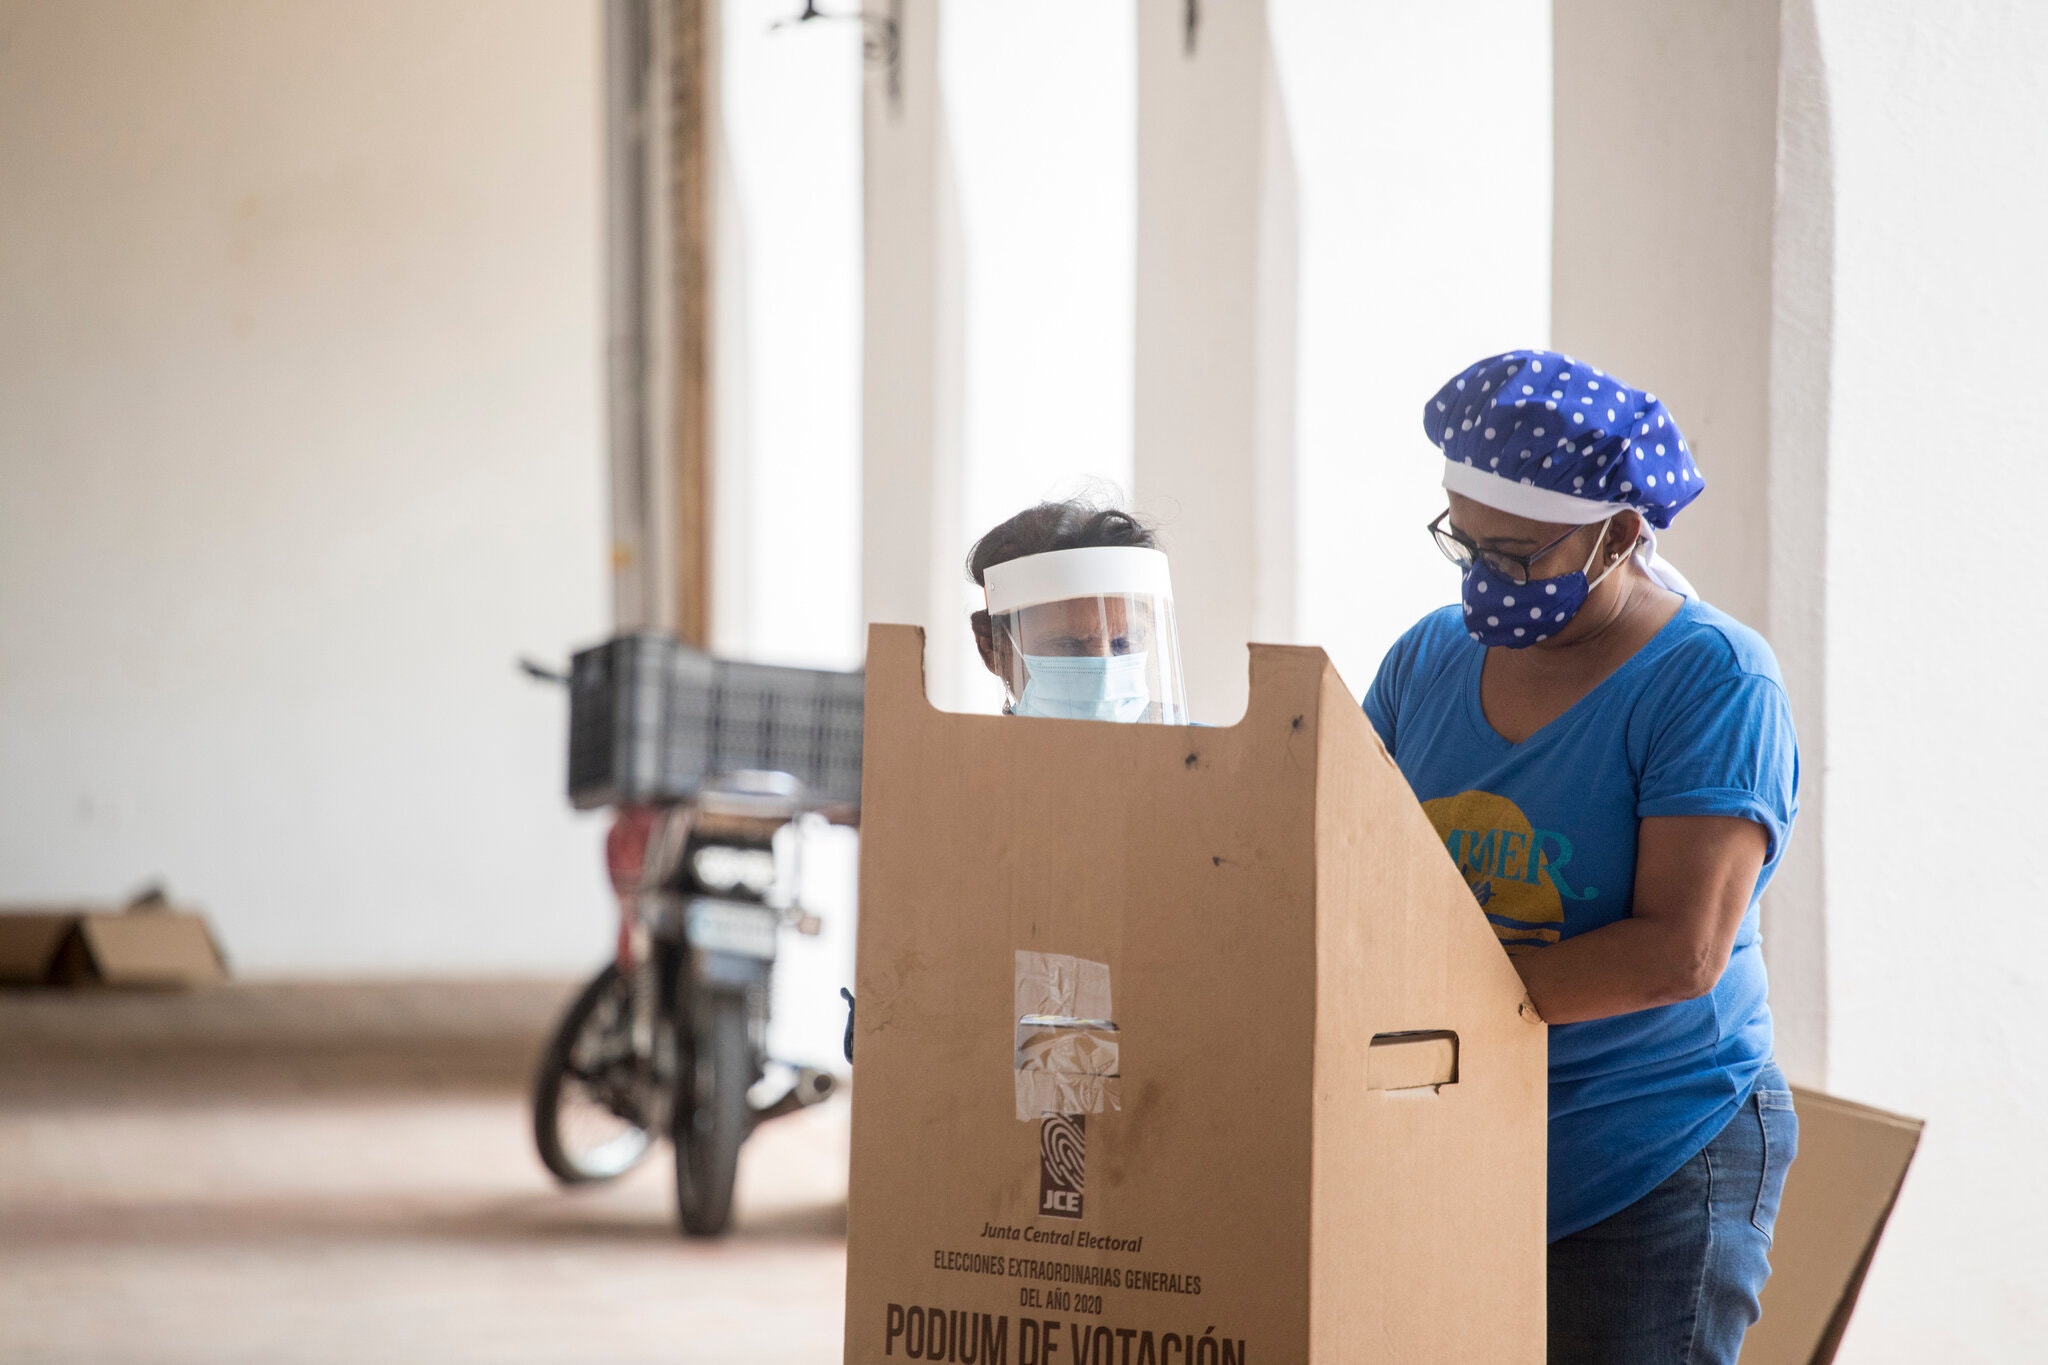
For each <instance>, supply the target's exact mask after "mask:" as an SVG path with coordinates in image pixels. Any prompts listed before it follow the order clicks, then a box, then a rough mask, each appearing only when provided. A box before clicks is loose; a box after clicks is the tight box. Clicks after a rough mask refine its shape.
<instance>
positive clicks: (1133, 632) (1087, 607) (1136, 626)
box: [967, 499, 1188, 725]
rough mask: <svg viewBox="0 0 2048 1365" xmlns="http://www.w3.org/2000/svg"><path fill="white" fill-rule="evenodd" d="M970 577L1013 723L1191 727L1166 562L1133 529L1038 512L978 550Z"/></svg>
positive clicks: (1084, 512)
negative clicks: (981, 601) (1024, 719)
mask: <svg viewBox="0 0 2048 1365" xmlns="http://www.w3.org/2000/svg"><path fill="white" fill-rule="evenodd" d="M967 572H968V576H969V577H970V578H971V579H973V581H974V582H975V584H976V585H978V586H979V587H980V588H981V589H982V592H983V594H984V597H985V601H986V604H987V605H986V606H985V608H984V609H983V610H981V611H977V612H975V613H974V614H973V616H972V618H971V621H970V624H971V625H972V627H973V630H974V642H975V644H976V646H977V647H978V648H979V649H980V651H981V659H982V663H983V664H985V665H986V666H987V667H988V670H989V672H991V673H993V674H995V675H996V677H997V678H999V679H1001V680H1002V683H1003V690H1004V705H1003V710H1004V711H1005V712H1006V713H1007V714H1010V715H1017V716H1034V717H1038V718H1041V719H1046V720H1106V721H1122V722H1137V721H1149V722H1152V723H1154V724H1164V725H1183V724H1186V723H1188V714H1187V692H1186V688H1185V686H1184V685H1183V682H1182V679H1181V667H1180V642H1179V637H1178V635H1177V634H1176V632H1175V628H1174V618H1173V584H1172V580H1171V578H1170V576H1169V574H1168V572H1167V561H1166V555H1165V554H1164V553H1163V552H1162V551H1161V550H1160V549H1159V547H1158V544H1157V540H1156V537H1155V535H1154V533H1153V531H1152V530H1151V528H1150V527H1148V526H1146V525H1145V524H1144V523H1143V522H1141V521H1139V520H1138V519H1137V518H1136V517H1134V516H1132V515H1131V514H1130V513H1128V512H1123V511H1120V510H1118V509H1116V508H1113V507H1096V506H1094V505H1092V504H1090V503H1087V502H1084V501H1081V500H1078V499H1076V500H1070V501H1066V502H1046V503H1040V504H1038V505H1037V506H1035V507H1030V508H1027V509H1025V510H1024V511H1022V512H1020V513H1018V514H1017V515H1016V516H1014V517H1011V518H1010V519H1009V520H1008V521H1005V522H1003V523H1002V524H1001V525H999V526H996V527H993V528H992V529H991V530H990V531H989V532H988V533H987V534H986V535H984V536H982V537H981V539H980V540H978V541H976V542H975V544H974V548H973V550H972V551H971V552H970V553H969V555H968V559H967Z"/></svg>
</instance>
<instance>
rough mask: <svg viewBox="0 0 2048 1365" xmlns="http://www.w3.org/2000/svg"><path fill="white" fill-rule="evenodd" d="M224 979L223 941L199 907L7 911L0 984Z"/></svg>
mask: <svg viewBox="0 0 2048 1365" xmlns="http://www.w3.org/2000/svg"><path fill="white" fill-rule="evenodd" d="M225 980H227V964H226V961H225V959H224V958H223V956H222V954H221V951H220V945H219V944H218V943H216V942H215V941H214V937H213V932H212V930H211V929H209V928H208V927H207V923H206V917H205V916H204V915H202V914H200V913H198V912H197V911H191V910H176V909H170V908H167V907H161V906H156V905H145V906H137V907H134V908H130V909H127V910H112V911H97V910H91V909H84V908H80V907H76V906H32V907H28V906H25V907H20V908H0V983H5V984H8V985H18V986H84V985H97V986H203V985H211V984H214V983H216V982H220V981H225Z"/></svg>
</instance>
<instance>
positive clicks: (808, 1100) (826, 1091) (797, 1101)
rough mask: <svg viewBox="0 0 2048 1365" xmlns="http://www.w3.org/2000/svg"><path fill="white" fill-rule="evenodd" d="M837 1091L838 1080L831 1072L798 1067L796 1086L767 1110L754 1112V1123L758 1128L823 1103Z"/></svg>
mask: <svg viewBox="0 0 2048 1365" xmlns="http://www.w3.org/2000/svg"><path fill="white" fill-rule="evenodd" d="M838 1089H839V1081H838V1078H836V1077H835V1076H833V1075H832V1073H831V1072H829V1071H819V1070H816V1069H815V1068H812V1067H808V1066H806V1067H799V1068H798V1069H797V1073H796V1084H795V1085H793V1086H791V1087H790V1088H789V1093H788V1094H786V1095H784V1096H783V1097H782V1098H781V1099H779V1100H777V1101H775V1103H773V1104H771V1105H769V1106H768V1107H767V1108H765V1109H757V1110H755V1111H754V1123H755V1125H756V1126H757V1127H758V1126H759V1125H761V1124H763V1123H766V1122H767V1121H768V1120H770V1119H779V1118H781V1117H783V1116H784V1115H785V1114H794V1113H796V1112H797V1111H798V1110H799V1109H808V1108H810V1107H811V1106H812V1105H814V1104H820V1103H823V1102H824V1101H826V1100H829V1099H831V1098H832V1095H833V1093H834V1092H835V1091H837V1090H838Z"/></svg>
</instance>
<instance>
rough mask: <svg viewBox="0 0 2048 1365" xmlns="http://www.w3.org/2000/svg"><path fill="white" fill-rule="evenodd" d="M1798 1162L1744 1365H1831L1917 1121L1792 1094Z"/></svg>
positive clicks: (1811, 1093) (1916, 1139) (1913, 1142)
mask: <svg viewBox="0 0 2048 1365" xmlns="http://www.w3.org/2000/svg"><path fill="white" fill-rule="evenodd" d="M1793 1105H1794V1107H1795V1108H1796V1109H1797V1111H1798V1113H1799V1156H1798V1158H1797V1159H1796V1160H1794V1161H1793V1163H1792V1169H1791V1170H1790V1171H1789V1172H1788V1173H1787V1174H1786V1177H1785V1196H1784V1200H1783V1202H1782V1203H1781V1204H1780V1206H1779V1209H1778V1223H1777V1232H1776V1235H1775V1237H1774V1239H1773V1241H1772V1244H1771V1278H1770V1281H1769V1283H1767V1284H1766V1285H1765V1286H1764V1292H1763V1318H1762V1320H1761V1321H1759V1322H1758V1323H1757V1325H1756V1326H1755V1327H1754V1328H1752V1329H1751V1330H1750V1333H1749V1336H1748V1338H1747V1339H1746V1340H1744V1342H1743V1344H1742V1365H1828V1362H1830V1361H1832V1360H1833V1359H1834V1358H1835V1350H1836V1348H1837V1347H1839V1346H1840V1345H1841V1341H1842V1332H1843V1329H1844V1328H1846V1327H1847V1326H1848V1324H1849V1314H1850V1313H1851V1312H1852V1311H1853V1310H1854V1309H1855V1307H1856V1297H1857V1295H1858V1294H1859V1293H1861V1292H1862V1289H1863V1276H1864V1274H1865V1272H1867V1271H1868V1270H1869V1269H1870V1259H1871V1257H1872V1256H1873V1255H1874V1254H1875V1253H1876V1251H1877V1243H1878V1239H1879V1238H1880V1237H1882V1236H1883V1235H1884V1225H1885V1222H1886V1220H1887V1219H1889V1218H1890V1217H1891V1212H1892V1205H1893V1204H1894V1203H1895V1202H1896V1201H1897V1200H1898V1197H1899V1187H1900V1185H1901V1184H1902V1183H1903V1182H1904V1181H1905V1178H1906V1168H1907V1166H1908V1165H1910V1164H1911V1163H1912V1160H1913V1152H1914V1150H1915V1149H1916V1148H1917V1147H1918V1146H1919V1144H1920V1128H1921V1123H1920V1120H1918V1119H1909V1118H1903V1117H1901V1116H1900V1115H1897V1114H1888V1113H1886V1112H1885V1111H1883V1110H1882V1109H1872V1108H1869V1107H1868V1106H1865V1105H1861V1104H1851V1103H1849V1102H1848V1101H1847V1100H1838V1099H1835V1098H1833V1097H1831V1096H1828V1095H1823V1094H1821V1093H1820V1092H1818V1091H1815V1090H1804V1089H1799V1088H1797V1087H1794V1089H1793Z"/></svg>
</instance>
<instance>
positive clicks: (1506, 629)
mask: <svg viewBox="0 0 2048 1365" xmlns="http://www.w3.org/2000/svg"><path fill="white" fill-rule="evenodd" d="M1613 520H1614V518H1612V517H1609V518H1608V519H1607V521H1603V522H1601V523H1600V534H1599V535H1597V536H1595V537H1594V538H1593V552H1592V553H1591V554H1589V555H1587V556H1586V563H1585V566H1584V567H1583V568H1579V569H1574V570H1573V571H1572V572H1570V573H1568V574H1559V575H1558V576H1557V577H1555V578H1532V579H1530V580H1529V581H1528V582H1527V583H1516V582H1514V581H1513V580H1511V579H1509V578H1508V577H1507V575H1505V574H1503V573H1500V572H1499V571H1498V570H1496V569H1493V568H1491V567H1489V566H1488V565H1487V564H1486V562H1485V561H1484V560H1480V559H1474V560H1473V561H1472V562H1471V563H1470V564H1468V565H1466V566H1465V584H1464V593H1463V596H1464V599H1465V630H1466V632H1467V633H1468V634H1470V635H1471V637H1472V638H1473V639H1475V640H1477V641H1478V642H1479V643H1480V644H1482V645H1485V646H1487V647H1488V648H1493V647H1496V646H1498V647H1500V648H1502V649H1527V648H1528V647H1529V646H1530V645H1533V644H1539V643H1541V642H1542V641H1544V640H1547V639H1549V638H1550V637H1551V636H1553V635H1555V634H1557V633H1558V632H1559V631H1561V630H1563V629H1564V628H1565V626H1566V625H1568V624H1570V622H1571V619H1572V617H1574V616H1576V615H1578V612H1579V608H1580V607H1583V606H1585V605H1586V596H1587V594H1589V593H1591V592H1592V591H1593V589H1595V588H1597V587H1599V586H1600V584H1601V583H1602V581H1604V580H1605V579H1606V577H1607V575H1608V574H1611V573H1613V572H1614V570H1615V567H1616V566H1617V565H1619V564H1620V563H1621V562H1622V561H1623V560H1624V559H1626V558H1627V556H1626V555H1623V556H1618V557H1617V558H1616V559H1615V561H1614V563H1613V564H1609V565H1608V566H1607V567H1606V568H1605V569H1602V570H1601V571H1600V577H1598V578H1595V579H1591V580H1590V581H1589V580H1588V579H1587V577H1586V574H1587V572H1588V571H1589V570H1591V569H1592V567H1593V561H1594V560H1595V559H1596V558H1598V557H1599V555H1600V547H1601V546H1602V545H1604V544H1606V543H1607V527H1608V524H1609V522H1612V521H1613Z"/></svg>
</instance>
